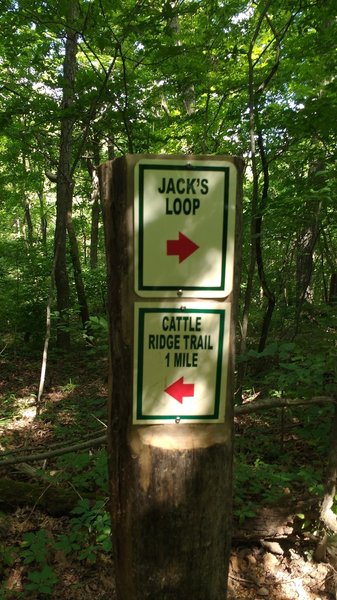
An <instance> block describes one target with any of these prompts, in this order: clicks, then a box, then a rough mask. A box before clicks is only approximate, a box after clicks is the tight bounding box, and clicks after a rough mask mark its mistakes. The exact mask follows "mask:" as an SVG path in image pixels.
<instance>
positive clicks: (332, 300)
mask: <svg viewBox="0 0 337 600" xmlns="http://www.w3.org/2000/svg"><path fill="white" fill-rule="evenodd" d="M336 302H337V273H331V277H330V287H329V304H336Z"/></svg>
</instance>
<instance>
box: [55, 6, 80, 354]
mask: <svg viewBox="0 0 337 600" xmlns="http://www.w3.org/2000/svg"><path fill="white" fill-rule="evenodd" d="M68 11H69V12H68V19H67V27H66V45H65V55H64V61H63V90H62V105H61V108H62V112H63V116H62V118H61V134H60V150H59V160H58V168H57V188H56V226H55V248H54V254H55V257H56V261H55V287H56V297H57V310H58V313H59V323H58V328H57V344H58V346H59V347H60V348H62V349H64V350H67V349H68V348H69V346H70V333H69V326H68V325H69V322H68V320H69V315H68V311H69V308H70V293H69V280H68V272H67V262H66V238H67V236H66V233H67V213H68V210H71V205H72V197H73V187H74V184H73V181H72V177H71V164H70V161H71V151H72V143H73V140H72V130H73V125H74V118H73V117H72V116H69V112H68V111H69V109H70V108H71V106H72V105H73V103H74V99H75V90H74V84H75V71H76V53H77V33H76V28H75V27H73V24H74V21H75V17H76V12H77V2H76V0H69V4H68Z"/></svg>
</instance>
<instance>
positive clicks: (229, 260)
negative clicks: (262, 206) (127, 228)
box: [134, 158, 237, 298]
mask: <svg viewBox="0 0 337 600" xmlns="http://www.w3.org/2000/svg"><path fill="white" fill-rule="evenodd" d="M236 178H237V175H236V168H235V166H234V164H233V163H232V162H230V161H225V160H223V161H221V160H214V161H212V160H205V161H202V160H193V159H191V160H189V159H188V158H186V159H184V160H182V159H180V160H178V159H177V160H176V159H171V160H169V159H159V158H158V159H141V160H140V161H139V162H138V163H137V164H136V166H135V202H134V208H135V291H136V293H137V294H138V295H139V296H144V297H177V296H179V297H181V296H183V297H198V298H224V297H226V296H228V294H229V293H230V292H231V291H232V283H233V264H234V229H235V202H236Z"/></svg>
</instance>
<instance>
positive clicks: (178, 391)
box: [164, 377, 194, 404]
mask: <svg viewBox="0 0 337 600" xmlns="http://www.w3.org/2000/svg"><path fill="white" fill-rule="evenodd" d="M164 392H166V393H167V394H169V395H170V396H172V398H174V399H175V400H178V402H180V404H182V403H183V398H187V397H189V398H191V397H193V396H194V383H184V378H183V377H180V379H177V381H175V382H174V383H172V384H171V385H169V386H168V387H167V388H166V390H164Z"/></svg>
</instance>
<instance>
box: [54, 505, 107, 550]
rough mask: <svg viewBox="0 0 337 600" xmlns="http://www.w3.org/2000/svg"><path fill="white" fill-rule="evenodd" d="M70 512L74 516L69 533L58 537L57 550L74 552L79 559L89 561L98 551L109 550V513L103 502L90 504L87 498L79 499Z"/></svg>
mask: <svg viewBox="0 0 337 600" xmlns="http://www.w3.org/2000/svg"><path fill="white" fill-rule="evenodd" d="M72 514H73V515H75V516H74V517H73V518H72V519H71V520H70V533H69V534H68V535H62V536H60V537H59V539H58V540H57V542H56V543H55V548H56V549H57V550H62V551H63V552H64V553H65V554H66V555H68V554H70V553H73V552H76V553H77V556H78V559H79V560H87V561H89V562H95V561H96V558H97V554H98V553H99V552H110V551H111V547H112V545H111V525H110V515H109V513H108V512H107V511H106V510H105V502H103V501H97V502H96V503H95V504H94V505H93V506H90V502H89V500H86V499H84V500H81V501H80V502H79V503H78V505H77V506H76V507H75V508H74V510H73V511H72Z"/></svg>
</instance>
